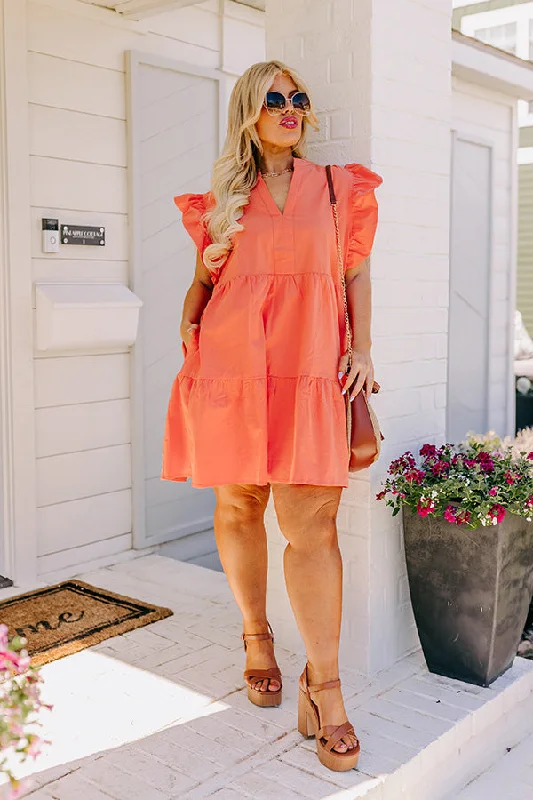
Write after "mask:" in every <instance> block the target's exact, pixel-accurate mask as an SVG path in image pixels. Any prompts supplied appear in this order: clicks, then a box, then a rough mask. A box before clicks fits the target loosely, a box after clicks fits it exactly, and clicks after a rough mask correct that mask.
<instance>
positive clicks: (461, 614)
mask: <svg viewBox="0 0 533 800" xmlns="http://www.w3.org/2000/svg"><path fill="white" fill-rule="evenodd" d="M377 498H378V499H380V500H384V499H385V500H386V502H387V504H388V505H389V506H391V507H392V509H393V514H398V513H399V511H400V510H402V511H403V523H404V525H403V528H404V546H405V556H406V562H407V572H408V577H409V588H410V594H411V601H412V605H413V611H414V615H415V620H416V624H417V627H418V633H419V636H420V642H421V645H422V649H423V651H424V655H425V658H426V663H427V665H428V668H429V670H430V671H431V672H436V673H438V674H441V675H447V676H449V677H452V678H459V679H460V680H463V681H466V682H467V683H475V684H478V685H480V686H488V685H489V684H490V683H492V682H493V681H494V680H495V679H496V678H497V677H498V676H499V675H501V674H502V673H503V672H505V670H506V669H508V668H509V667H510V666H511V664H512V662H513V658H514V656H515V655H516V651H517V648H518V645H519V642H520V638H521V635H522V631H523V629H524V625H525V622H526V618H527V615H528V608H529V603H530V598H531V594H532V591H533V524H532V520H533V451H530V452H526V451H519V452H517V447H516V446H513V444H510V443H508V442H502V441H501V440H500V439H499V438H498V437H495V436H494V435H492V434H491V435H488V436H486V437H474V436H470V437H469V438H468V439H467V440H466V441H465V442H462V443H460V444H458V445H452V444H444V445H442V446H441V447H436V446H435V445H433V444H424V446H423V447H422V448H421V449H420V452H419V458H418V459H416V458H415V457H414V455H413V454H412V453H410V452H407V453H404V454H403V455H402V456H400V457H399V458H397V459H395V460H394V461H392V463H391V464H390V466H389V468H388V473H387V477H386V479H385V481H384V485H383V490H382V491H381V492H379V494H378V495H377Z"/></svg>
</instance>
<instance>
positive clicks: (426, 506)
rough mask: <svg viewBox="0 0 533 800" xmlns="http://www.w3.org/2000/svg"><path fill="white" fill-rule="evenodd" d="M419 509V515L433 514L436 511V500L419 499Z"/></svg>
mask: <svg viewBox="0 0 533 800" xmlns="http://www.w3.org/2000/svg"><path fill="white" fill-rule="evenodd" d="M417 511H418V514H419V516H421V517H427V516H428V515H429V514H433V513H434V511H435V501H434V500H426V501H423V500H419V501H418V506H417Z"/></svg>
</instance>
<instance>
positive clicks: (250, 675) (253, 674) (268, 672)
mask: <svg viewBox="0 0 533 800" xmlns="http://www.w3.org/2000/svg"><path fill="white" fill-rule="evenodd" d="M268 630H269V633H243V635H242V641H243V644H244V652H246V643H247V641H249V640H252V641H256V642H257V641H263V640H266V639H270V640H271V641H272V644H274V632H273V631H272V628H271V627H270V623H268ZM244 680H245V681H246V683H247V684H248V700H249V701H250V702H251V703H253V704H254V706H259V707H260V708H272V707H274V706H279V705H281V694H282V686H281V672H280V670H279V667H269V669H245V670H244ZM260 680H268V681H269V686H270V681H271V680H276V681H279V684H280V688H279V689H278V691H277V692H271V691H270V689H267V690H266V692H262V691H260V690H259V689H255V688H254V687H253V686H252V683H255V682H256V681H260Z"/></svg>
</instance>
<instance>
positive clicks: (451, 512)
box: [444, 506, 455, 522]
mask: <svg viewBox="0 0 533 800" xmlns="http://www.w3.org/2000/svg"><path fill="white" fill-rule="evenodd" d="M444 519H446V520H448V522H455V509H454V507H453V506H448V508H447V509H446V511H445V512H444Z"/></svg>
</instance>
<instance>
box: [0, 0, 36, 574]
mask: <svg viewBox="0 0 533 800" xmlns="http://www.w3.org/2000/svg"><path fill="white" fill-rule="evenodd" d="M26 27H27V25H26V3H21V2H20V0H0V102H1V106H0V191H1V196H0V240H1V245H0V422H1V428H0V448H1V449H0V462H1V464H2V469H3V472H2V476H1V477H2V481H1V486H0V502H1V504H2V506H1V507H0V512H1V515H2V520H3V522H2V527H3V532H4V537H3V538H4V542H3V560H4V563H5V567H4V568H5V570H6V572H7V573H8V576H9V577H10V578H12V579H13V580H14V581H15V583H16V585H21V584H30V583H32V582H34V580H35V578H36V572H37V550H36V487H35V481H36V478H35V475H36V465H35V430H34V428H35V409H34V388H33V381H34V378H33V318H32V283H31V281H32V276H31V251H30V240H31V236H30V192H29V183H30V181H29V160H28V153H29V151H30V148H29V131H28V84H27V45H26ZM0 546H2V542H1V540H0Z"/></svg>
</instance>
